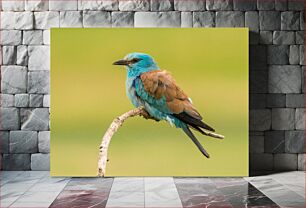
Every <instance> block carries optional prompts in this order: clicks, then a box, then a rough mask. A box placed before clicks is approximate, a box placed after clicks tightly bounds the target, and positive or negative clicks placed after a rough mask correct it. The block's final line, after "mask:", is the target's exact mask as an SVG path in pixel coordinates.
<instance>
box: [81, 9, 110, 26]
mask: <svg viewBox="0 0 306 208" xmlns="http://www.w3.org/2000/svg"><path fill="white" fill-rule="evenodd" d="M83 25H84V27H111V25H112V22H111V14H110V12H106V11H84V12H83Z"/></svg>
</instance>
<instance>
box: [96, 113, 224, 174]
mask: <svg viewBox="0 0 306 208" xmlns="http://www.w3.org/2000/svg"><path fill="white" fill-rule="evenodd" d="M135 116H143V117H144V118H145V119H153V120H155V121H158V120H156V119H154V118H153V117H151V116H150V115H149V113H148V112H147V111H146V110H144V108H143V107H139V108H136V109H133V110H130V111H128V112H126V113H124V114H122V115H121V116H119V117H117V118H116V119H114V120H113V122H112V123H111V125H110V126H109V128H108V129H107V131H106V132H105V134H104V136H103V138H102V141H101V144H100V150H99V158H98V173H97V175H98V176H99V177H103V176H104V175H105V170H106V164H107V161H108V159H107V151H108V146H109V144H110V141H111V139H112V137H113V136H114V134H115V133H116V132H117V131H118V129H119V128H120V126H122V124H123V123H124V121H125V120H127V119H128V118H130V117H135ZM204 134H205V135H206V136H210V137H214V138H219V139H223V138H224V136H223V135H220V134H216V133H213V132H208V131H204Z"/></svg>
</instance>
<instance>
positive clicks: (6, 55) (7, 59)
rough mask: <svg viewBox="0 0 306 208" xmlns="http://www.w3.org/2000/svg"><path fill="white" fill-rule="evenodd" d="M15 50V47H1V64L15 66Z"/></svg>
mask: <svg viewBox="0 0 306 208" xmlns="http://www.w3.org/2000/svg"><path fill="white" fill-rule="evenodd" d="M16 59H17V50H16V46H2V64H3V65H14V64H16Z"/></svg>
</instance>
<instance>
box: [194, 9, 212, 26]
mask: <svg viewBox="0 0 306 208" xmlns="http://www.w3.org/2000/svg"><path fill="white" fill-rule="evenodd" d="M214 26H215V13H214V12H193V27H214Z"/></svg>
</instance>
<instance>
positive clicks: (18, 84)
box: [1, 66, 27, 94]
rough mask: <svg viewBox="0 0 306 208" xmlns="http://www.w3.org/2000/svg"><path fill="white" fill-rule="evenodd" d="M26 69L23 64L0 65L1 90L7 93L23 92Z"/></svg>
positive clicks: (24, 90)
mask: <svg viewBox="0 0 306 208" xmlns="http://www.w3.org/2000/svg"><path fill="white" fill-rule="evenodd" d="M26 88H27V69H26V67H23V66H2V67H1V92H2V93H8V94H16V93H25V92H26Z"/></svg>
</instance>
